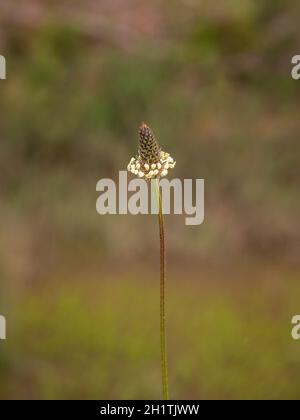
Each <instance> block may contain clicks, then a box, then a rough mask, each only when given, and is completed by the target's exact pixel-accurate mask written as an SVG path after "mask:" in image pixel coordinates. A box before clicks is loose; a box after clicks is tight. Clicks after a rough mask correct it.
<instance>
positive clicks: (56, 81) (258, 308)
mask: <svg viewBox="0 0 300 420" xmlns="http://www.w3.org/2000/svg"><path fill="white" fill-rule="evenodd" d="M299 18H300V6H299V2H297V1H296V0H285V1H283V0H278V1H269V0H261V1H260V2H256V3H254V2H253V1H250V0H244V1H243V2H241V1H238V0H227V1H226V2H215V3H214V2H211V1H208V0H202V1H196V0H172V1H168V2H165V1H162V0H154V1H152V2H146V1H137V0H122V1H121V0H114V1H109V0H98V1H97V0H85V1H83V0H76V1H73V2H67V1H62V0H60V1H46V0H27V1H18V2H16V3H15V4H14V2H11V1H9V0H2V1H1V4H0V54H3V55H4V56H5V57H6V60H7V80H6V81H0V167H1V173H0V194H1V195H0V212H1V221H2V223H1V229H0V280H1V283H0V313H1V314H3V315H5V316H6V318H7V337H8V339H7V341H5V342H4V341H3V342H0V398H97V399H101V398H102V399H105V398H112V399H113V398H121V399H122V398H124V399H126V398H129V399H130V398H159V397H160V395H161V385H160V365H159V330H158V328H159V322H158V310H159V300H158V299H159V284H158V281H159V278H158V268H159V267H158V232H157V220H156V218H155V217H154V216H136V217H133V216H130V215H128V216H99V215H98V214H97V213H96V210H95V203H96V199H97V194H98V193H97V192H96V190H95V188H96V182H97V181H98V180H99V179H100V178H102V177H109V178H116V179H117V177H118V171H119V170H124V169H126V166H127V163H128V161H129V159H130V157H131V156H133V155H134V154H135V153H136V148H137V127H138V125H139V123H140V122H141V121H145V122H147V123H148V124H149V125H150V126H151V127H152V128H153V130H154V132H155V133H156V135H157V137H158V140H159V141H160V143H161V145H162V146H163V147H164V149H166V150H168V151H169V152H170V153H171V154H172V156H174V157H175V158H176V160H177V166H176V169H175V170H174V172H173V174H174V176H176V177H180V178H204V179H205V187H206V196H205V198H206V202H205V213H206V218H205V222H204V224H203V225H201V226H198V227H187V226H185V224H184V218H183V217H180V216H169V217H167V220H166V228H167V236H168V244H167V245H168V303H167V312H168V352H169V359H170V361H169V369H170V372H169V376H170V391H171V397H172V398H196V399H200V398H298V397H299V395H300V379H299V378H300V343H297V342H294V341H292V339H291V336H290V331H291V318H292V316H293V315H295V314H297V313H299V312H300V300H299V296H300V285H299V262H300V258H299V240H300V223H299V213H300V200H299V181H300V171H299V153H300V144H299V131H300V130H299V128H300V122H299V105H300V97H299V89H300V84H299V83H300V82H296V81H294V80H292V78H291V75H290V72H291V57H292V56H293V55H296V54H297V53H298V54H299V49H300V32H299Z"/></svg>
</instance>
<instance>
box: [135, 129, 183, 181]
mask: <svg viewBox="0 0 300 420" xmlns="http://www.w3.org/2000/svg"><path fill="white" fill-rule="evenodd" d="M138 152H139V154H138V156H137V157H135V158H134V157H133V158H131V160H130V162H129V164H128V166H127V169H128V171H129V172H131V173H133V174H134V175H136V176H138V177H139V178H144V179H146V180H147V181H148V180H151V179H153V178H161V177H164V176H166V175H167V174H168V171H169V169H172V168H174V167H175V164H176V162H174V159H173V158H172V157H171V156H170V155H169V153H166V152H163V151H162V150H161V148H160V147H159V144H158V142H157V140H156V139H155V137H154V134H153V132H152V130H151V128H150V127H148V126H147V124H145V123H142V124H141V125H140V127H139V149H138Z"/></svg>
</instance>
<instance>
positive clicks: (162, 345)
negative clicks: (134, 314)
mask: <svg viewBox="0 0 300 420" xmlns="http://www.w3.org/2000/svg"><path fill="white" fill-rule="evenodd" d="M155 184H156V192H157V197H158V208H159V212H158V223H159V242H160V354H161V375H162V388H163V399H164V400H168V399H169V390H168V372H167V351H166V315H165V283H166V245H165V228H164V216H163V206H162V197H161V193H160V190H159V185H158V181H157V179H156V182H155Z"/></svg>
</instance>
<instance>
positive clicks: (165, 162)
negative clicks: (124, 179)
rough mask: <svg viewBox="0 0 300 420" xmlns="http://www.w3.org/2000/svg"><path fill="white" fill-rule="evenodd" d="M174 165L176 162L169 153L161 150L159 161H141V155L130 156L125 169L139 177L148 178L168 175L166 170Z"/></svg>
mask: <svg viewBox="0 0 300 420" xmlns="http://www.w3.org/2000/svg"><path fill="white" fill-rule="evenodd" d="M175 165H176V162H175V161H174V159H173V158H172V157H171V156H170V155H169V153H166V152H163V151H161V152H160V159H159V161H158V162H156V163H152V164H149V163H147V162H143V161H142V159H141V156H138V157H137V158H134V157H133V158H131V160H130V162H129V164H128V166H127V170H128V172H131V173H132V174H134V175H136V176H138V177H139V178H143V179H146V180H150V179H153V178H161V177H164V176H166V175H168V171H169V170H170V169H173V168H174V167H175Z"/></svg>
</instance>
